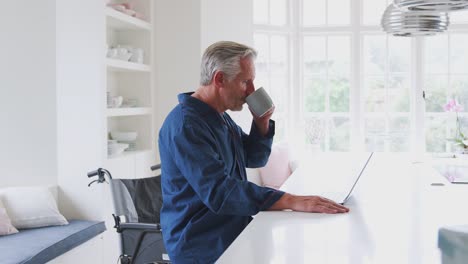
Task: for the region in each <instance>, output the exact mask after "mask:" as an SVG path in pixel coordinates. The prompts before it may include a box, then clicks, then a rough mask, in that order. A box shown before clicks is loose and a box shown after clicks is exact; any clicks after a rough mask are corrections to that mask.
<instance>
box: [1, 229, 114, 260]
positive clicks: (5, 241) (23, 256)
mask: <svg viewBox="0 0 468 264" xmlns="http://www.w3.org/2000/svg"><path fill="white" fill-rule="evenodd" d="M105 230H106V227H105V225H104V222H97V221H85V220H70V221H69V224H68V225H63V226H49V227H41V228H33V229H22V230H19V231H20V232H19V233H16V234H13V235H9V236H4V237H0V252H1V256H0V263H3V264H20V263H21V264H42V263H46V262H48V261H50V260H52V259H54V258H56V257H58V256H60V255H62V254H64V253H66V252H67V251H69V250H71V249H73V248H75V247H78V246H80V245H81V244H83V243H85V242H86V241H88V240H90V239H92V238H94V237H95V236H97V235H99V234H100V233H102V232H104V231H105ZM82 263H85V262H82Z"/></svg>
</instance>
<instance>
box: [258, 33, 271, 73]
mask: <svg viewBox="0 0 468 264" xmlns="http://www.w3.org/2000/svg"><path fill="white" fill-rule="evenodd" d="M254 47H255V49H256V50H257V51H258V55H257V59H256V60H255V70H256V73H257V75H258V74H259V73H266V72H267V71H268V61H269V60H268V56H269V54H270V45H269V41H268V36H267V35H265V34H255V35H254ZM257 78H258V77H257Z"/></svg>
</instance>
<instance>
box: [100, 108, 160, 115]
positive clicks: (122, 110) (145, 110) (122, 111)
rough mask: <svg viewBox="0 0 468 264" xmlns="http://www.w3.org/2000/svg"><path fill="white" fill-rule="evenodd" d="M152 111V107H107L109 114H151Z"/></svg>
mask: <svg viewBox="0 0 468 264" xmlns="http://www.w3.org/2000/svg"><path fill="white" fill-rule="evenodd" d="M152 111H153V109H152V108H151V107H128V108H107V116H108V117H115V116H135V115H150V114H152Z"/></svg>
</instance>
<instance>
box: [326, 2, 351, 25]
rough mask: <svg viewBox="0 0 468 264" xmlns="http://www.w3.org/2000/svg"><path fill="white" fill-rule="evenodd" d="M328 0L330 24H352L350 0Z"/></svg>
mask: <svg viewBox="0 0 468 264" xmlns="http://www.w3.org/2000/svg"><path fill="white" fill-rule="evenodd" d="M327 1H328V24H329V25H349V24H350V18H349V17H350V13H351V7H350V0H327Z"/></svg>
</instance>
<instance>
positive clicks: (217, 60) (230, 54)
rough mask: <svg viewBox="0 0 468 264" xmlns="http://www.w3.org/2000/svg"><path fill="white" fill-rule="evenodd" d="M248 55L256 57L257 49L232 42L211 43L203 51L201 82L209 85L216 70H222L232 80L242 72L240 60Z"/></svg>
mask: <svg viewBox="0 0 468 264" xmlns="http://www.w3.org/2000/svg"><path fill="white" fill-rule="evenodd" d="M246 57H251V58H253V59H255V58H256V57H257V51H256V50H255V49H253V48H251V47H249V46H246V45H243V44H240V43H236V42H232V41H220V42H216V43H214V44H211V45H210V46H209V47H208V48H207V49H206V50H205V53H203V57H202V61H201V67H200V68H201V74H200V84H201V85H208V84H210V83H211V80H212V79H213V75H214V73H215V72H216V71H222V72H224V73H225V74H226V78H227V79H228V80H229V81H231V80H233V79H234V78H235V77H236V76H237V74H239V73H240V71H241V69H240V60H241V59H243V58H246Z"/></svg>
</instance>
